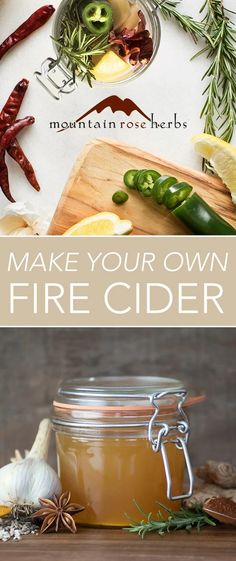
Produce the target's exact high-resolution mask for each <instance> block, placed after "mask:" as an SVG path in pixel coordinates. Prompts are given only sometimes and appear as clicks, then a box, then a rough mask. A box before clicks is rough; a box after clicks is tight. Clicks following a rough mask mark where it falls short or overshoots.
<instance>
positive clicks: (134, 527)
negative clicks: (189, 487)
mask: <svg viewBox="0 0 236 561" xmlns="http://www.w3.org/2000/svg"><path fill="white" fill-rule="evenodd" d="M135 504H136V507H137V509H138V511H139V512H140V514H142V516H144V518H143V519H142V520H141V521H140V522H137V521H136V520H131V519H129V517H128V519H129V521H130V527H128V528H125V530H127V531H128V532H132V533H136V534H139V536H141V537H142V538H144V537H145V535H146V534H148V533H149V532H157V533H158V534H159V535H160V536H162V535H163V534H165V533H166V532H170V531H171V530H187V531H189V530H191V529H192V528H194V527H195V528H196V529H197V530H200V529H201V528H202V527H203V526H207V525H209V526H215V522H214V520H212V518H210V516H208V514H207V513H205V512H203V510H202V509H201V508H199V509H198V508H196V509H195V510H189V509H186V508H181V510H180V511H178V512H173V511H172V510H171V509H169V508H167V507H165V506H164V505H162V504H159V503H158V504H159V506H160V508H161V510H162V511H164V512H165V513H166V514H167V516H165V517H164V516H163V514H162V512H161V510H159V511H158V512H157V516H156V518H154V517H153V515H152V513H149V514H148V513H145V512H143V510H142V509H141V508H140V506H139V505H138V504H137V503H135Z"/></svg>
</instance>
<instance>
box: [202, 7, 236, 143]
mask: <svg viewBox="0 0 236 561" xmlns="http://www.w3.org/2000/svg"><path fill="white" fill-rule="evenodd" d="M202 12H203V13H204V12H205V15H204V18H203V20H202V23H203V24H204V25H205V27H206V29H207V31H208V33H209V35H210V36H211V39H212V44H208V45H207V46H206V48H205V49H203V51H201V52H200V53H199V54H202V53H203V52H204V53H205V54H206V56H207V58H210V59H211V60H212V62H211V64H210V66H209V68H208V70H207V71H206V73H205V74H204V76H203V80H204V79H206V78H208V79H209V80H208V85H207V87H206V88H205V90H204V92H203V95H204V94H206V100H205V103H204V106H203V109H202V112H201V117H203V118H205V128H204V132H206V133H209V134H213V135H218V136H220V137H221V138H222V139H223V140H225V141H226V142H230V141H231V139H232V136H233V132H234V127H235V125H236V28H235V25H234V24H233V23H232V22H231V21H230V19H229V17H228V16H226V14H225V9H224V6H223V2H222V0H205V2H204V4H203V6H202V8H201V13H202Z"/></svg>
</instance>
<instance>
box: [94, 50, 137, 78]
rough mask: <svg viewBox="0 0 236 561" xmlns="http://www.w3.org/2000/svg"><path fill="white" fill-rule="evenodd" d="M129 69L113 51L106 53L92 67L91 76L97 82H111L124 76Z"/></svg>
mask: <svg viewBox="0 0 236 561" xmlns="http://www.w3.org/2000/svg"><path fill="white" fill-rule="evenodd" d="M130 68H131V67H130V65H129V64H128V63H127V62H125V60H123V59H122V58H121V57H120V56H118V55H117V54H116V53H114V51H107V53H105V55H103V56H102V58H100V60H99V61H98V62H97V64H96V65H95V66H94V68H93V74H94V76H95V78H96V80H98V82H112V81H113V80H116V79H117V80H118V79H119V78H120V77H121V76H122V75H123V74H126V73H127V72H128V71H129V70H130Z"/></svg>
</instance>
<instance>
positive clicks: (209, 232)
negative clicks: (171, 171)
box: [172, 193, 236, 236]
mask: <svg viewBox="0 0 236 561" xmlns="http://www.w3.org/2000/svg"><path fill="white" fill-rule="evenodd" d="M172 214H173V215H174V216H176V217H177V218H179V220H181V222H183V223H184V224H185V225H186V226H188V228H189V229H190V230H191V231H192V232H193V233H194V234H198V235H199V234H200V235H206V236H235V235H236V230H235V229H234V228H233V226H231V224H229V223H228V222H226V220H224V219H223V218H221V216H220V215H219V214H217V213H216V212H215V211H214V210H213V208H211V207H210V206H209V205H208V204H207V203H206V202H205V201H204V200H203V199H202V198H201V197H199V195H197V193H193V195H191V197H189V198H188V199H186V200H185V201H184V202H183V203H182V204H181V205H180V206H178V207H177V208H175V209H174V210H172Z"/></svg>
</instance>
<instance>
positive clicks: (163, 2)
mask: <svg viewBox="0 0 236 561" xmlns="http://www.w3.org/2000/svg"><path fill="white" fill-rule="evenodd" d="M154 1H155V3H156V5H157V7H158V8H159V10H160V12H161V14H162V15H163V18H164V19H166V20H167V19H172V18H174V19H175V20H176V22H177V23H178V24H179V25H180V27H182V29H183V30H184V31H185V32H186V33H190V35H191V36H192V38H193V40H194V41H195V43H197V41H198V39H199V38H201V37H205V38H207V40H208V41H210V37H209V36H208V33H207V30H206V29H205V26H204V24H203V23H202V22H201V21H196V20H194V19H193V18H192V17H191V16H188V15H186V14H182V13H181V12H179V11H178V10H177V7H178V5H179V4H180V3H181V1H182V0H154Z"/></svg>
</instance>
